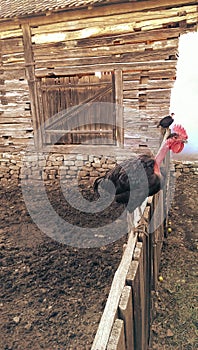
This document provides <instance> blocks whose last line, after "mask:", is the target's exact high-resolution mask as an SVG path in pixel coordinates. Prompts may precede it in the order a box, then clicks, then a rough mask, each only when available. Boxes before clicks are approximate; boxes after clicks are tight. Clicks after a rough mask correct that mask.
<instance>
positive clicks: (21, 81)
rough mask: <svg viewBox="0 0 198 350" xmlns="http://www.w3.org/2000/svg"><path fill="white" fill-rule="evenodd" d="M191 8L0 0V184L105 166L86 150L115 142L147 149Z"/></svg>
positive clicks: (102, 150)
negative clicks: (37, 161) (37, 163)
mask: <svg viewBox="0 0 198 350" xmlns="http://www.w3.org/2000/svg"><path fill="white" fill-rule="evenodd" d="M197 9H198V8H197V1H195V0H174V1H171V0H158V1H154V0H143V1H142V0H131V1H130V0H128V1H127V0H81V1H78V0H48V1H41V0H35V1H31V0H1V8H0V65H1V67H0V166H1V169H2V171H1V175H0V176H1V182H2V184H6V183H7V181H8V180H9V179H12V180H13V179H18V178H24V177H34V176H36V177H42V178H44V179H53V178H57V177H59V175H60V174H59V168H60V167H62V168H63V167H65V168H64V171H65V175H66V176H67V177H68V178H69V177H72V176H75V175H76V171H78V170H79V169H80V171H81V176H82V178H84V179H86V178H87V177H95V176H98V174H99V173H100V172H101V171H104V168H105V167H107V165H106V164H105V165H104V164H102V165H103V166H102V165H101V164H100V165H101V167H99V166H97V164H96V163H97V159H96V158H94V155H95V152H96V151H97V156H98V159H99V160H100V161H102V159H103V158H102V157H103V156H104V154H108V155H110V156H111V155H112V154H113V153H114V150H115V149H120V153H119V152H118V153H116V152H115V153H116V155H118V154H119V156H120V157H121V156H122V152H123V149H124V148H125V145H128V146H129V148H132V149H133V151H137V152H138V149H142V148H144V147H147V148H148V149H151V150H152V151H155V150H156V148H157V147H158V145H159V136H160V135H159V131H158V130H157V129H156V124H157V122H158V120H159V119H160V118H161V117H162V116H164V115H167V114H168V113H169V112H170V111H169V105H170V94H171V88H172V87H173V84H174V81H175V79H176V65H177V57H178V40H179V36H180V35H181V34H183V33H187V32H189V31H195V30H196V27H197V13H198V12H197ZM31 147H32V148H31ZM27 149H28V150H30V149H31V153H30V154H31V156H29V158H28V164H29V163H31V167H30V166H28V167H27V169H26V170H24V169H22V170H21V165H22V158H23V156H24V153H25V152H26V150H27ZM38 149H39V155H40V158H41V162H42V164H43V166H44V171H43V172H42V173H41V172H38V171H37V170H36V169H35V171H34V163H35V159H38V152H37V150H38ZM90 150H91V151H90ZM119 156H118V157H117V158H119ZM118 160H119V159H118ZM86 162H87V163H89V167H88V166H86V164H85V163H86ZM94 162H96V163H94ZM103 162H104V163H105V162H106V161H105V160H104V159H103ZM90 164H91V166H90ZM92 165H93V166H92ZM90 169H92V170H90ZM101 169H102V170H101ZM96 170H97V171H96ZM90 171H92V174H91V173H90Z"/></svg>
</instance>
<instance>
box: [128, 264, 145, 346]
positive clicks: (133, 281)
mask: <svg viewBox="0 0 198 350" xmlns="http://www.w3.org/2000/svg"><path fill="white" fill-rule="evenodd" d="M139 264H140V263H139V261H135V260H133V261H132V262H131V265H130V267H129V270H128V274H127V284H128V285H130V286H132V296H133V309H134V348H135V349H136V350H142V349H143V347H142V309H141V305H142V301H141V299H142V293H141V289H140V282H141V281H140V265H139Z"/></svg>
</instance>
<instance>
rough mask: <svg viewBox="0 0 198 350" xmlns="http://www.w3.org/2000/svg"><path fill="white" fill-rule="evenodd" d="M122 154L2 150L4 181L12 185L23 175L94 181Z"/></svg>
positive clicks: (0, 172)
mask: <svg viewBox="0 0 198 350" xmlns="http://www.w3.org/2000/svg"><path fill="white" fill-rule="evenodd" d="M122 158H123V157H122V156H121V155H119V156H118V157H117V158H109V157H104V156H102V155H101V156H97V157H94V156H92V155H84V154H67V155H64V154H44V153H42V154H38V153H35V154H23V153H12V154H11V153H1V154H0V184H1V185H5V186H6V185H8V184H10V183H13V182H18V181H20V180H21V179H24V180H25V179H32V180H41V179H42V180H44V181H48V180H49V181H53V180H58V179H61V181H62V180H63V181H64V180H66V181H67V180H71V181H72V179H76V178H78V180H79V182H80V183H81V184H85V183H86V184H87V182H89V183H90V184H92V183H93V181H94V180H95V179H96V178H97V177H99V176H102V175H104V174H105V173H106V171H107V170H109V169H111V168H113V167H114V166H115V163H116V162H119V161H121V160H122Z"/></svg>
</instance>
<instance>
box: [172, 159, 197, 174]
mask: <svg viewBox="0 0 198 350" xmlns="http://www.w3.org/2000/svg"><path fill="white" fill-rule="evenodd" d="M174 168H175V173H176V177H179V176H180V175H181V174H182V173H184V174H188V173H193V174H196V175H198V161H196V160H194V161H174Z"/></svg>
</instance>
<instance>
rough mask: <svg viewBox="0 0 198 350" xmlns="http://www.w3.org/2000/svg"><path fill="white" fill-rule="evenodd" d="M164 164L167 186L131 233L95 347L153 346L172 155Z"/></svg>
mask: <svg viewBox="0 0 198 350" xmlns="http://www.w3.org/2000/svg"><path fill="white" fill-rule="evenodd" d="M164 165H165V168H166V171H167V176H166V183H165V186H164V188H163V190H161V191H160V192H159V193H157V194H156V195H155V196H153V197H149V198H148V201H147V205H146V207H145V209H144V214H143V218H142V219H141V220H140V222H139V225H138V226H137V227H136V229H135V230H131V231H130V233H129V236H128V242H127V244H126V246H125V247H124V251H123V256H122V260H121V262H120V265H119V267H118V269H117V271H116V273H115V276H114V279H113V282H112V285H111V289H110V293H109V296H108V299H107V302H106V306H105V309H104V312H103V315H102V317H101V320H100V323H99V327H98V330H97V333H96V336H95V339H94V342H93V345H92V348H91V350H148V349H149V342H150V325H151V321H152V320H151V318H152V306H151V305H152V291H153V290H155V289H156V287H157V281H158V273H159V264H160V255H161V248H162V244H163V239H164V234H165V230H164V228H165V223H166V215H167V212H168V201H169V173H170V172H169V155H168V156H167V158H166V160H165V164H164ZM136 219H137V220H138V218H137V217H136Z"/></svg>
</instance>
